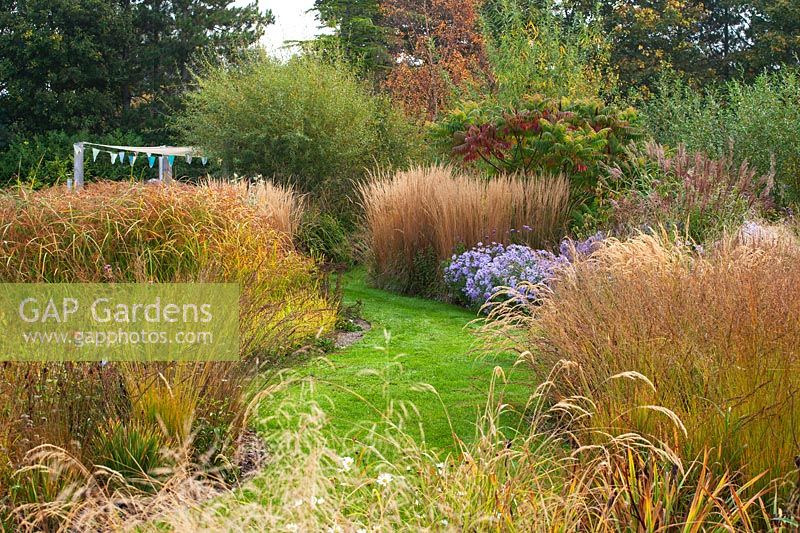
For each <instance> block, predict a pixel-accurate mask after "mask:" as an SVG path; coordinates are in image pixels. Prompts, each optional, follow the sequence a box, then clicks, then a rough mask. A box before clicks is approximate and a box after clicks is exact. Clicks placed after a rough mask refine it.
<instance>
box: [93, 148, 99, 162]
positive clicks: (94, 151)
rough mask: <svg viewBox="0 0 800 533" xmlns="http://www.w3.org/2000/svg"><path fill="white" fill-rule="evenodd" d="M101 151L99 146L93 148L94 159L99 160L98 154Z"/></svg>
mask: <svg viewBox="0 0 800 533" xmlns="http://www.w3.org/2000/svg"><path fill="white" fill-rule="evenodd" d="M99 153H100V150H98V149H97V148H92V161H97V154H99Z"/></svg>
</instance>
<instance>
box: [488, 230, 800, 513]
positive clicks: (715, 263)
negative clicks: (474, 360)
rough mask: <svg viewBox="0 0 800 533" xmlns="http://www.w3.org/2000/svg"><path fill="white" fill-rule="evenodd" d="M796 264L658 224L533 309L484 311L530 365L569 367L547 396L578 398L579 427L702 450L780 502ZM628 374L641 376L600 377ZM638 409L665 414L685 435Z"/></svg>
mask: <svg viewBox="0 0 800 533" xmlns="http://www.w3.org/2000/svg"><path fill="white" fill-rule="evenodd" d="M742 242H745V244H744V245H743V244H740V243H742ZM799 260H800V248H798V247H797V246H796V245H794V246H790V245H788V244H787V243H786V242H783V243H780V244H779V245H778V244H776V245H770V244H769V243H768V242H761V243H760V244H759V245H758V246H753V245H751V244H747V243H746V241H743V240H742V239H738V240H736V239H729V240H728V241H726V242H725V243H721V244H720V245H717V246H713V247H709V249H708V250H706V251H705V252H697V251H695V248H694V247H693V246H692V245H691V244H684V243H682V242H676V241H674V240H673V239H671V238H668V236H667V235H666V234H663V235H640V236H638V237H635V238H633V239H631V240H629V241H626V242H621V241H617V240H613V239H611V240H607V241H605V243H604V244H603V247H602V248H601V249H600V250H597V251H595V252H594V253H593V254H592V256H591V258H589V259H587V260H585V261H578V262H576V263H575V264H574V267H573V268H571V269H569V270H567V271H566V273H565V274H563V275H562V276H561V277H560V279H559V282H558V283H556V284H554V285H553V287H552V291H551V292H550V294H549V295H548V297H547V298H545V299H543V300H542V301H541V302H539V304H538V305H536V306H533V305H529V306H527V309H525V310H524V312H523V313H521V312H520V310H519V309H518V308H517V309H512V306H510V305H509V306H507V307H506V308H505V309H501V308H498V309H496V310H494V311H493V313H494V314H493V316H494V318H497V319H499V321H498V322H494V323H493V324H492V325H491V327H492V328H494V331H498V328H499V330H503V328H504V327H508V328H510V329H511V330H513V331H515V332H516V333H514V334H512V335H509V336H508V337H507V338H509V339H511V340H512V341H513V342H514V344H515V345H517V346H519V347H520V349H521V350H522V351H523V352H524V353H525V354H526V358H527V359H528V361H529V362H530V364H531V365H532V366H533V368H534V369H537V370H539V371H541V372H545V371H546V369H547V368H548V367H549V365H552V364H553V363H554V362H557V361H561V360H569V361H573V362H575V363H577V364H578V365H579V367H580V369H581V371H580V372H575V373H573V374H571V375H568V376H567V377H566V379H565V381H564V385H565V387H564V388H563V389H562V391H561V392H562V393H563V394H567V395H573V394H583V395H587V396H590V397H592V399H593V401H594V405H595V414H594V415H593V417H592V419H591V421H590V422H591V425H592V426H594V427H605V428H610V429H612V430H626V429H630V430H632V431H637V432H641V433H642V434H644V435H649V436H651V437H652V438H655V439H658V440H661V441H663V442H665V443H666V444H667V445H669V446H670V448H671V449H673V450H675V451H676V452H677V453H678V454H679V455H680V456H681V457H683V458H684V459H685V460H693V459H695V458H697V457H700V456H702V455H703V454H704V453H709V454H710V457H712V458H713V463H714V467H713V468H714V469H715V470H716V471H717V472H720V471H722V470H723V469H728V470H730V472H732V474H733V476H734V478H733V479H734V480H737V482H738V481H740V480H745V479H757V478H758V476H761V475H762V474H763V477H761V478H758V481H757V483H756V487H759V488H764V487H769V488H770V489H773V490H775V491H777V494H778V496H779V501H780V499H783V498H789V496H790V494H791V493H792V492H793V491H795V490H796V489H795V482H796V479H797V478H796V471H797V463H796V458H797V456H798V455H800V448H798V440H799V439H798V430H797V428H798V427H800V403H798V402H797V397H798V394H800V299H798V298H795V297H794V296H793V295H794V294H796V292H797V287H798V286H800V261H799ZM504 321H506V322H505V324H503V322H504ZM520 324H522V327H521V328H520ZM507 332H508V331H506V333H507ZM631 370H637V371H640V372H642V373H643V374H645V375H646V376H647V377H648V378H649V379H648V380H647V381H643V380H625V379H623V380H615V381H614V385H613V386H609V380H611V378H612V377H614V376H619V375H626V374H625V373H627V372H629V371H631ZM559 398H560V396H558V395H556V396H555V397H554V399H555V400H558V399H559ZM641 405H659V406H663V407H665V408H668V409H670V410H672V411H673V412H674V413H675V415H677V417H678V418H679V419H680V420H681V421H682V424H683V427H684V428H685V431H684V430H676V428H675V426H674V424H673V422H672V420H670V417H667V416H664V415H663V413H659V412H654V411H652V410H646V409H641V408H640V407H638V406H641Z"/></svg>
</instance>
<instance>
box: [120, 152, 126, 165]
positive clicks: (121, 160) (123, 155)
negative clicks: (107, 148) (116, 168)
mask: <svg viewBox="0 0 800 533" xmlns="http://www.w3.org/2000/svg"><path fill="white" fill-rule="evenodd" d="M119 162H120V163H124V162H125V152H120V153H119Z"/></svg>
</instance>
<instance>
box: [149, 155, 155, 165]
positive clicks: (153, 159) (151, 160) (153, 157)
mask: <svg viewBox="0 0 800 533" xmlns="http://www.w3.org/2000/svg"><path fill="white" fill-rule="evenodd" d="M147 162H148V163H149V164H150V168H153V165H155V164H156V156H154V155H148V156H147Z"/></svg>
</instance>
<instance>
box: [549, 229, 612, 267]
mask: <svg viewBox="0 0 800 533" xmlns="http://www.w3.org/2000/svg"><path fill="white" fill-rule="evenodd" d="M605 238H606V234H605V233H603V232H602V231H598V232H597V233H595V234H594V235H592V236H591V237H589V238H588V239H584V240H582V241H573V240H572V239H564V240H563V241H561V246H559V248H558V251H559V253H560V254H561V255H562V256H563V257H566V258H567V260H569V262H570V263H571V262H573V261H575V259H576V258H578V257H589V256H590V255H592V254H593V253H594V252H596V251H597V250H599V249H600V248H601V247H602V246H603V241H604V240H605Z"/></svg>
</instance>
